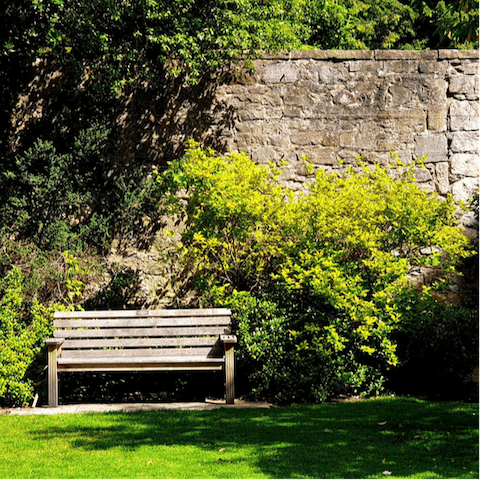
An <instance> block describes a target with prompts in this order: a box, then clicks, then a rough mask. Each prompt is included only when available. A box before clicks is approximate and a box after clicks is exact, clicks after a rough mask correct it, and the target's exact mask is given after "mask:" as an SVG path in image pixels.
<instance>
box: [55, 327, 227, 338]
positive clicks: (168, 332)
mask: <svg viewBox="0 0 480 480" xmlns="http://www.w3.org/2000/svg"><path fill="white" fill-rule="evenodd" d="M228 333H230V329H229V327H198V328H194V327H175V328H168V327H167V328H112V329H107V328H104V329H98V330H90V329H85V330H55V331H54V332H53V336H54V337H60V338H104V337H169V336H172V337H181V336H186V335H189V336H200V335H222V334H228Z"/></svg>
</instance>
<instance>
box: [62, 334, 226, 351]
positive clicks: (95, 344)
mask: <svg viewBox="0 0 480 480" xmlns="http://www.w3.org/2000/svg"><path fill="white" fill-rule="evenodd" d="M217 341H218V335H216V336H214V337H179V338H175V337H174V338H170V337H167V338H158V337H152V338H100V339H89V340H65V342H64V343H63V348H64V349H69V348H102V347H117V348H121V347H182V346H184V347H195V346H199V347H200V346H208V345H210V346H212V345H215V343H217Z"/></svg>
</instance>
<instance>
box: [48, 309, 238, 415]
mask: <svg viewBox="0 0 480 480" xmlns="http://www.w3.org/2000/svg"><path fill="white" fill-rule="evenodd" d="M53 327H54V332H53V337H54V338H50V339H48V340H47V341H46V344H47V346H48V404H49V406H51V407H54V406H57V405H58V374H59V373H63V372H99V371H101V372H119V371H121V372H126V371H151V370H224V375H225V377H224V378H225V398H226V402H227V403H233V402H234V395H235V391H234V344H235V343H236V342H237V339H236V337H235V335H231V312H230V310H227V309H225V308H220V309H195V310H193V309H190V310H136V311H135V310H131V311H128V310H119V311H92V312H56V313H55V314H54V320H53Z"/></svg>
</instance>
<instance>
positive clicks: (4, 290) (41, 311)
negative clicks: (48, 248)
mask: <svg viewBox="0 0 480 480" xmlns="http://www.w3.org/2000/svg"><path fill="white" fill-rule="evenodd" d="M92 265H93V268H92ZM96 269H98V266H96V265H95V263H93V264H92V261H91V259H88V258H87V257H85V255H83V256H82V257H77V256H74V255H73V254H72V253H71V252H68V251H65V252H63V253H59V252H45V251H43V250H41V249H40V248H38V247H37V246H35V245H33V244H32V243H26V242H25V243H23V242H18V241H17V242H15V241H12V240H8V239H5V238H2V239H1V241H0V405H2V406H15V405H17V406H18V405H26V404H28V403H29V401H31V400H32V399H33V393H34V388H35V385H37V384H39V382H41V381H42V380H43V379H44V378H45V375H46V373H45V370H44V367H45V359H46V350H45V348H44V340H45V339H46V338H47V337H49V336H51V333H52V317H53V313H54V311H58V310H72V309H74V308H78V307H79V303H80V302H81V301H82V299H83V297H84V294H85V290H86V286H87V284H88V283H89V282H91V281H92V279H93V278H95V276H97V277H98V275H99V272H98V271H96Z"/></svg>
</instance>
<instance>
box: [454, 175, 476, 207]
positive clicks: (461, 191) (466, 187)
mask: <svg viewBox="0 0 480 480" xmlns="http://www.w3.org/2000/svg"><path fill="white" fill-rule="evenodd" d="M477 188H478V178H463V179H462V180H459V181H458V182H455V183H454V184H453V185H452V194H453V197H454V198H455V200H457V201H458V200H461V201H462V202H468V201H469V200H471V199H472V197H473V194H474V193H475V191H476V190H477Z"/></svg>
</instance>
